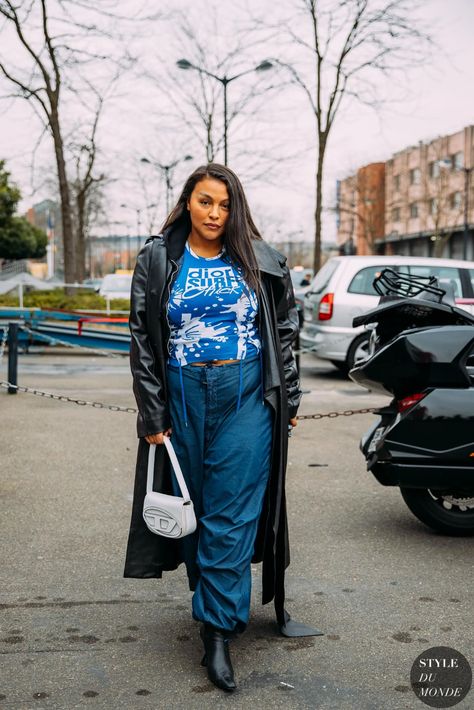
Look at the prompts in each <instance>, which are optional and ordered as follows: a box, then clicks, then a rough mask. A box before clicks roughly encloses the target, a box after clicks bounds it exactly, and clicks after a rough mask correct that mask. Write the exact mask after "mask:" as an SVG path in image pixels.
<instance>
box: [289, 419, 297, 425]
mask: <svg viewBox="0 0 474 710" xmlns="http://www.w3.org/2000/svg"><path fill="white" fill-rule="evenodd" d="M289 423H290V424H291V426H293V427H294V426H296V425H297V424H298V420H297V418H296V417H294V419H290V421H289Z"/></svg>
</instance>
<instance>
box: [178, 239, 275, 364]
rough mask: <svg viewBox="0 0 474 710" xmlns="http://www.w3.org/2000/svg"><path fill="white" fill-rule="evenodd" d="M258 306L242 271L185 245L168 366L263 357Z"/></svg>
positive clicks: (222, 256)
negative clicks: (257, 320)
mask: <svg viewBox="0 0 474 710" xmlns="http://www.w3.org/2000/svg"><path fill="white" fill-rule="evenodd" d="M257 310H258V301H257V297H256V295H255V291H253V289H250V288H249V286H248V285H247V284H246V283H245V281H244V279H243V277H242V272H241V269H240V267H236V266H234V265H233V264H232V263H231V262H230V261H229V260H228V259H227V257H226V254H225V247H223V249H222V251H221V252H220V254H218V255H217V256H214V257H202V256H198V255H197V254H195V253H194V252H193V250H192V249H191V247H190V246H189V244H188V243H187V242H186V248H185V250H184V258H183V262H182V265H181V269H180V271H179V273H178V275H177V277H176V279H175V281H174V283H173V287H172V289H171V293H170V299H169V302H168V323H169V326H170V339H169V345H168V352H169V358H168V363H169V364H170V365H175V366H184V365H188V364H190V363H191V362H212V361H213V360H244V359H245V358H248V357H253V356H256V355H258V354H260V351H261V341H260V335H259V332H258V326H257V322H256V316H257Z"/></svg>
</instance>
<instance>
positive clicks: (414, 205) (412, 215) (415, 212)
mask: <svg viewBox="0 0 474 710" xmlns="http://www.w3.org/2000/svg"><path fill="white" fill-rule="evenodd" d="M417 217H418V203H417V202H412V203H411V205H410V219H416V218H417Z"/></svg>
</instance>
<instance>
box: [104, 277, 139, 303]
mask: <svg viewBox="0 0 474 710" xmlns="http://www.w3.org/2000/svg"><path fill="white" fill-rule="evenodd" d="M131 290H132V276H131V275H130V274H107V276H104V279H103V281H102V284H101V287H100V290H99V293H100V295H101V296H104V297H105V298H130V292H131Z"/></svg>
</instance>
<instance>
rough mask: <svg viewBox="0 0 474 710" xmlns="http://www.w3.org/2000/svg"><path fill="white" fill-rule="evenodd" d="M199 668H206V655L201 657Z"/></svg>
mask: <svg viewBox="0 0 474 710" xmlns="http://www.w3.org/2000/svg"><path fill="white" fill-rule="evenodd" d="M201 666H207V654H204V656H203V657H202V661H201Z"/></svg>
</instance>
